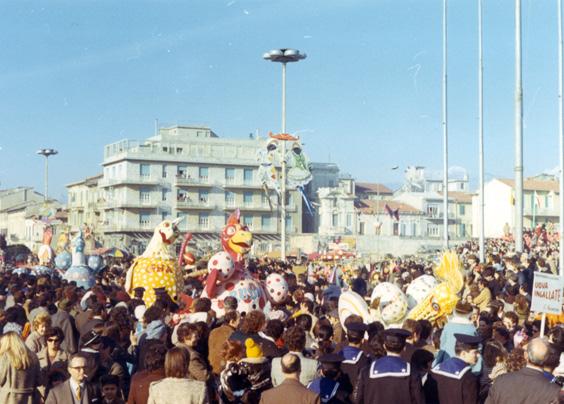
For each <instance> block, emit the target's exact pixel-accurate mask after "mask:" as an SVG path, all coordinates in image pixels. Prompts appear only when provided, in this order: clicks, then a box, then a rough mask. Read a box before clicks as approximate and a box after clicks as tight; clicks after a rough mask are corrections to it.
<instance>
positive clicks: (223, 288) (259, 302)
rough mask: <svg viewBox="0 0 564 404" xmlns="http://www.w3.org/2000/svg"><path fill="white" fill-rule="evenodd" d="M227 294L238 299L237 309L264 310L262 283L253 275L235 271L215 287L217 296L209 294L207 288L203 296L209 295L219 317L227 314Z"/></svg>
mask: <svg viewBox="0 0 564 404" xmlns="http://www.w3.org/2000/svg"><path fill="white" fill-rule="evenodd" d="M227 296H233V297H235V298H236V299H237V311H238V312H239V313H243V312H244V313H248V312H250V311H252V310H263V309H264V307H265V305H266V296H265V295H264V291H263V289H262V286H261V284H260V283H259V282H258V281H257V280H255V279H254V278H252V277H251V276H245V275H243V274H241V273H235V274H234V276H232V277H231V278H229V279H228V280H227V281H225V282H222V283H219V284H218V285H217V286H216V289H215V296H208V295H207V293H206V290H205V289H204V291H203V292H202V297H208V298H209V299H210V300H211V302H212V309H213V310H214V311H215V312H216V314H217V316H218V317H221V316H223V315H224V314H225V306H224V303H223V301H224V300H225V298H226V297H227Z"/></svg>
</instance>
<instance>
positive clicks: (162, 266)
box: [125, 218, 184, 307]
mask: <svg viewBox="0 0 564 404" xmlns="http://www.w3.org/2000/svg"><path fill="white" fill-rule="evenodd" d="M181 220H182V218H178V219H175V220H172V221H171V220H165V221H163V222H161V223H160V224H159V225H158V226H157V227H156V228H155V230H154V232H153V237H152V238H151V241H150V242H149V245H148V246H147V248H146V249H145V252H144V253H143V255H141V256H140V257H138V258H136V259H135V260H134V262H133V264H132V265H131V267H130V268H129V270H128V271H127V277H126V283H125V288H126V291H127V293H129V294H130V295H131V296H133V295H134V292H133V291H134V289H135V288H138V287H143V288H145V293H144V295H143V300H144V301H145V305H146V306H147V307H149V306H150V305H152V304H153V303H154V302H155V300H156V296H155V290H154V289H155V288H165V290H166V292H167V293H168V295H169V296H170V297H171V298H172V299H173V300H174V299H176V297H177V294H178V293H179V292H180V291H181V290H183V288H184V281H183V277H182V270H181V268H179V266H178V263H177V261H176V260H175V258H174V255H173V253H172V252H171V246H172V245H173V244H174V241H175V240H176V239H177V237H178V235H179V231H178V227H177V226H178V223H179V222H180V221H181Z"/></svg>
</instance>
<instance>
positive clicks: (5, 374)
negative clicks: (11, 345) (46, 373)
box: [0, 352, 40, 404]
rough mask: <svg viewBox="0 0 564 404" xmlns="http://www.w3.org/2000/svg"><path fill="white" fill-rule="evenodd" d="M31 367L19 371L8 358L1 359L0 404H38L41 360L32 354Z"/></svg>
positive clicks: (4, 356)
mask: <svg viewBox="0 0 564 404" xmlns="http://www.w3.org/2000/svg"><path fill="white" fill-rule="evenodd" d="M30 355H31V357H32V359H31V366H30V367H29V368H27V369H25V370H17V369H16V368H14V367H13V366H12V364H11V363H10V361H9V360H8V357H7V356H6V355H3V356H2V357H0V403H2V404H38V403H39V402H40V395H39V392H38V391H37V386H39V383H40V375H39V360H37V356H36V355H35V354H34V353H33V352H30Z"/></svg>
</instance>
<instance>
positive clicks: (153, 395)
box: [147, 377, 209, 404]
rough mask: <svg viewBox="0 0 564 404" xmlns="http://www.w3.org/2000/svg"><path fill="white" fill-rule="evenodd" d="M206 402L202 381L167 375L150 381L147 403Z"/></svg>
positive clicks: (206, 397)
mask: <svg viewBox="0 0 564 404" xmlns="http://www.w3.org/2000/svg"><path fill="white" fill-rule="evenodd" d="M208 402H209V401H208V394H207V390H206V384H205V383H204V382H199V381H197V380H190V379H180V378H176V377H167V378H165V379H162V380H159V381H158V382H153V383H151V387H149V400H148V401H147V404H178V403H185V404H206V403H208Z"/></svg>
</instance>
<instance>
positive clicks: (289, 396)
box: [260, 379, 320, 404]
mask: <svg viewBox="0 0 564 404" xmlns="http://www.w3.org/2000/svg"><path fill="white" fill-rule="evenodd" d="M289 403H291V404H319V403H320V399H319V395H317V394H315V393H314V392H313V391H311V390H308V389H306V388H305V387H304V385H303V384H301V383H300V382H299V381H297V380H293V379H285V380H284V381H283V382H282V383H280V385H279V386H277V387H274V388H272V389H269V390H266V391H264V392H263V393H262V395H261V397H260V404H289Z"/></svg>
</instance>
